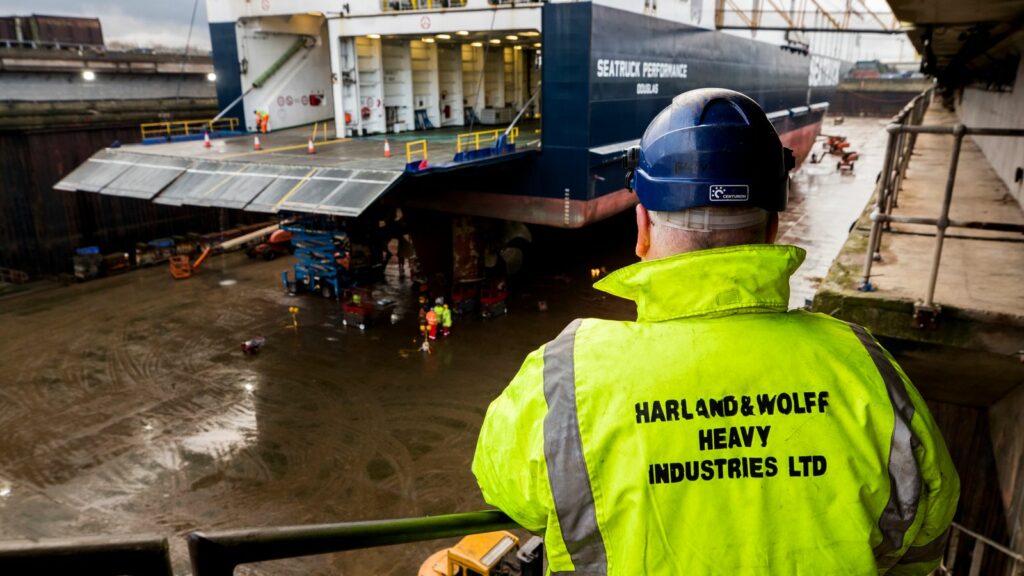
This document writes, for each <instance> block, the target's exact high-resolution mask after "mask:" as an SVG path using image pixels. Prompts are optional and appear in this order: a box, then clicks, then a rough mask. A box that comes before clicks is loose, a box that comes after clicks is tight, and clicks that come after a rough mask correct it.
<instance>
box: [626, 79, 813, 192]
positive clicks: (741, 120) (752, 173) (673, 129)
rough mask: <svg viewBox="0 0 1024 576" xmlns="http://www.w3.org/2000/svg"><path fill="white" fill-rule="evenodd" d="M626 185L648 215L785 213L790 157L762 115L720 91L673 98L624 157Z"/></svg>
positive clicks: (747, 102)
mask: <svg viewBox="0 0 1024 576" xmlns="http://www.w3.org/2000/svg"><path fill="white" fill-rule="evenodd" d="M626 158H627V160H626V161H627V168H629V169H631V170H632V174H630V175H628V176H627V183H628V185H629V186H630V188H632V189H633V190H634V191H635V192H636V195H637V197H638V198H639V200H640V203H641V204H643V205H644V207H645V208H647V209H648V210H657V211H666V212H674V211H679V210H688V209H690V208H697V207H700V206H748V207H757V208H763V209H764V210H768V211H771V212H778V211H781V210H785V209H786V200H787V198H788V196H789V170H790V169H792V168H793V166H794V164H795V160H794V157H793V151H792V150H790V149H789V148H785V147H783V146H782V142H781V141H780V140H779V135H778V133H777V132H775V128H774V127H773V126H772V123H771V122H770V121H769V120H768V117H767V116H765V113H764V111H763V110H761V107H760V106H758V105H757V103H756V102H754V101H753V100H751V99H750V98H748V97H746V96H744V95H743V94H740V93H739V92H734V91H732V90H725V89H721V88H702V89H699V90H691V91H689V92H684V93H682V94H680V95H678V96H676V97H675V98H674V99H673V100H672V103H671V104H669V105H668V107H666V108H665V109H664V110H662V111H661V113H659V114H658V115H657V116H656V117H655V118H654V120H653V121H651V123H650V124H649V125H648V126H647V130H646V131H645V132H644V136H643V138H641V139H640V147H639V151H632V152H627V155H626Z"/></svg>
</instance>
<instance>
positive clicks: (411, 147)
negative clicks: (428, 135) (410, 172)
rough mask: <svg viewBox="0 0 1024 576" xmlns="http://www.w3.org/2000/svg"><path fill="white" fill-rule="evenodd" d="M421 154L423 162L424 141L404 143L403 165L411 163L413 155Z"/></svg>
mask: <svg viewBox="0 0 1024 576" xmlns="http://www.w3.org/2000/svg"><path fill="white" fill-rule="evenodd" d="M417 153H419V154H422V155H423V158H422V159H423V160H426V159H427V141H426V140H414V141H412V142H406V143H405V163H406V164H409V163H410V162H412V161H413V158H412V156H413V154H417Z"/></svg>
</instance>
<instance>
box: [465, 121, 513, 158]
mask: <svg viewBox="0 0 1024 576" xmlns="http://www.w3.org/2000/svg"><path fill="white" fill-rule="evenodd" d="M504 133H505V129H504V128H498V129H496V130H481V131H479V132H465V133H463V134H459V135H458V136H456V137H455V152H456V153H459V152H464V151H466V150H467V148H468V149H469V150H479V149H480V146H481V144H483V145H487V144H489V143H491V142H497V141H498V138H499V137H500V136H501V135H502V134H504ZM517 137H519V127H518V126H514V127H513V128H512V129H511V130H509V131H508V143H509V144H515V143H516V138H517Z"/></svg>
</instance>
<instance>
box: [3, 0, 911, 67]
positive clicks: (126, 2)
mask: <svg viewBox="0 0 1024 576" xmlns="http://www.w3.org/2000/svg"><path fill="white" fill-rule="evenodd" d="M194 1H195V0H0V14H5V15H6V14H18V15H22V14H24V15H28V14H53V15H69V16H87V17H95V16H98V17H99V18H100V21H101V22H102V23H103V35H104V38H105V39H106V41H107V43H110V42H124V43H127V44H129V45H138V46H147V47H152V46H155V45H160V46H166V47H173V48H183V47H184V46H185V40H186V38H187V37H188V27H189V19H190V18H191V16H192V6H193V2H194ZM359 1H367V0H359ZM866 2H867V5H868V6H869V7H870V8H871V9H872V10H878V11H880V12H888V11H889V10H888V6H887V5H886V3H885V0H866ZM797 3H799V2H797ZM819 3H821V4H822V5H823V6H825V7H826V8H827V9H829V10H837V9H840V8H841V7H842V6H843V4H844V0H819ZM737 4H738V5H740V6H742V7H744V8H746V9H748V10H749V7H750V4H751V0H738V1H737ZM783 5H789V2H787V1H784V2H783ZM766 36H767V35H764V34H763V35H762V39H768V38H767V37H766ZM777 36H779V37H780V38H781V34H777ZM843 42H844V43H845V44H846V45H848V46H849V48H848V49H847V50H844V51H843V52H842V53H837V54H835V55H837V56H841V57H843V58H847V59H850V60H861V59H875V58H878V59H881V60H910V59H913V58H914V57H915V53H914V50H913V48H912V47H911V46H910V44H909V42H907V41H906V39H905V37H904V36H902V35H901V36H900V37H899V38H896V37H886V36H862V37H861V38H859V39H856V40H854V39H852V38H847V39H845V40H843ZM189 44H190V46H191V48H190V49H191V50H199V51H206V50H209V49H210V32H209V28H208V26H207V23H206V0H199V2H198V7H197V10H196V19H195V27H194V28H193V30H192V40H191V42H190V43H189ZM815 50H816V51H822V52H825V50H824V49H822V47H817V46H816V47H815Z"/></svg>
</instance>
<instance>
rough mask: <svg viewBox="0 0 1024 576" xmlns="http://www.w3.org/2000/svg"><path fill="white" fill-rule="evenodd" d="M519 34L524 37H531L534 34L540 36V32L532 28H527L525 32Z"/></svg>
mask: <svg viewBox="0 0 1024 576" xmlns="http://www.w3.org/2000/svg"><path fill="white" fill-rule="evenodd" d="M519 35H520V36H522V37H524V38H533V37H534V36H540V32H536V31H534V30H527V31H526V32H520V33H519Z"/></svg>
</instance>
